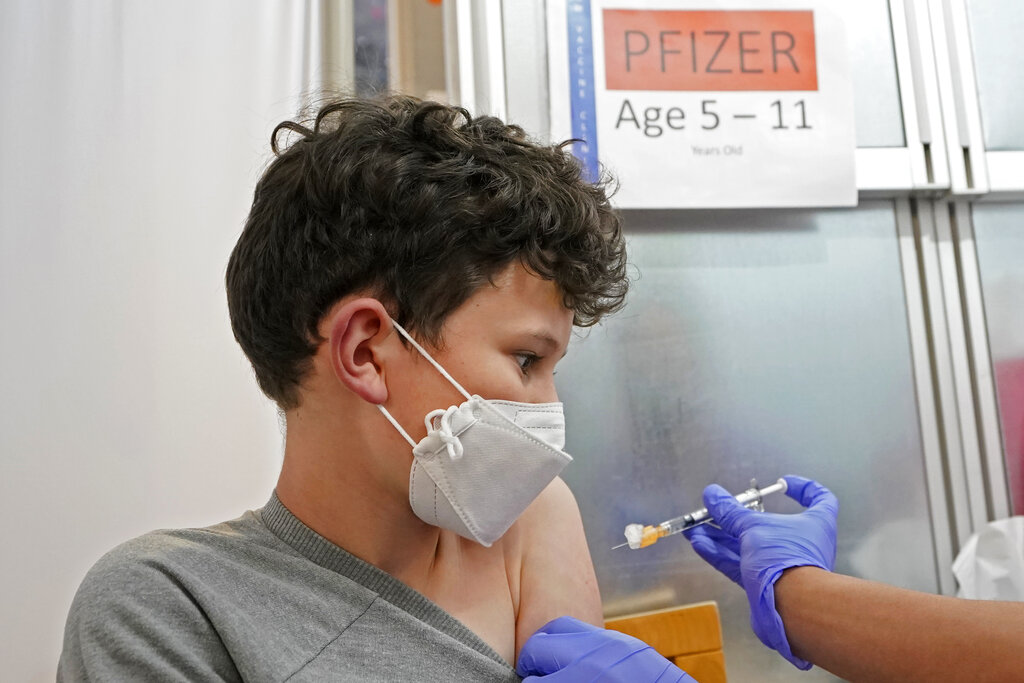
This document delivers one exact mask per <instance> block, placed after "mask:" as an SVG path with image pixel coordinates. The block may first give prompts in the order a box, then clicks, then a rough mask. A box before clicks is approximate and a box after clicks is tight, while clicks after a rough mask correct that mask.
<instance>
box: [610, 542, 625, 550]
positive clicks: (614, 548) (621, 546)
mask: <svg viewBox="0 0 1024 683" xmlns="http://www.w3.org/2000/svg"><path fill="white" fill-rule="evenodd" d="M627 545H629V543H620V544H618V545H613V546H612V550H618V549H619V548H625V547H626V546H627Z"/></svg>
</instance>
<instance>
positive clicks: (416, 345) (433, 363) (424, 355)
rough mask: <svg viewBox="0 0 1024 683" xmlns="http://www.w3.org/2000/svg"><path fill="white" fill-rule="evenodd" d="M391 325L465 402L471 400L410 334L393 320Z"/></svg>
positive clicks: (460, 386) (466, 392) (467, 393)
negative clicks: (450, 384)
mask: <svg viewBox="0 0 1024 683" xmlns="http://www.w3.org/2000/svg"><path fill="white" fill-rule="evenodd" d="M391 324H392V325H394V326H395V329H396V330H398V331H399V333H401V335H402V336H403V337H405V338H406V339H407V340H408V341H409V343H410V344H412V346H413V348H414V349H416V350H417V351H419V352H420V353H421V354H422V355H423V357H424V358H426V359H427V360H428V361H430V364H431V365H433V366H434V367H435V368H436V369H437V371H438V372H440V373H441V375H442V376H443V377H444V378H445V379H446V380H448V381H449V382H451V383H452V386H454V387H455V388H456V389H458V390H459V393H460V394H462V395H463V397H465V399H466V400H467V401H468V400H470V399H471V398H473V397H472V396H470V395H469V392H468V391H466V390H465V389H463V388H462V385H461V384H459V383H458V382H456V381H455V379H454V378H453V377H452V376H451V375H449V374H448V371H447V370H445V369H444V368H442V367H441V364H440V363H438V362H437V361H436V360H434V359H433V358H431V357H430V354H429V353H427V352H426V350H425V349H424V348H423V347H422V346H420V345H419V344H418V343H417V342H416V340H415V339H413V338H412V335H411V334H409V333H408V332H406V331H405V328H404V327H402V326H401V325H399V324H398V323H397V322H395V320H394V319H393V318H392V320H391Z"/></svg>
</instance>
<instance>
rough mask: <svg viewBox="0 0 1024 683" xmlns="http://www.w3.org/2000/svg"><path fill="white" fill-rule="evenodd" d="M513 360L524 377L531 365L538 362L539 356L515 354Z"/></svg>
mask: <svg viewBox="0 0 1024 683" xmlns="http://www.w3.org/2000/svg"><path fill="white" fill-rule="evenodd" d="M515 359H516V363H518V365H519V370H520V371H521V372H522V373H523V374H524V375H525V374H527V373H528V372H529V371H530V368H531V367H532V366H533V364H534V363H536V362H537V361H539V360H540V356H537V355H536V354H533V353H517V354H515Z"/></svg>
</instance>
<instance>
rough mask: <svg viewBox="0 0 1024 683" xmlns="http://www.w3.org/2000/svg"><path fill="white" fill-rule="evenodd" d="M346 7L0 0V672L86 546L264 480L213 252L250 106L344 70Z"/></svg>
mask: <svg viewBox="0 0 1024 683" xmlns="http://www.w3.org/2000/svg"><path fill="white" fill-rule="evenodd" d="M346 12H348V15H347V16H348V19H349V21H347V22H346V21H345V19H346ZM350 13H351V4H350V3H349V4H346V3H344V2H331V1H330V0H323V1H322V2H318V1H313V0H306V1H289V0H217V1H216V2H210V1H208V0H187V1H186V0H174V1H173V2H158V1H156V0H120V1H119V0H89V1H88V2H77V1H74V0H65V1H63V2H61V1H59V0H4V2H2V3H0V134H2V136H3V139H2V142H0V519H2V520H3V522H2V535H0V539H2V543H3V547H2V548H0V571H2V575H0V605H3V619H2V620H0V678H2V679H3V680H11V681H44V680H48V681H52V680H53V677H54V673H55V670H56V661H57V657H58V654H59V651H60V647H61V635H62V631H63V624H64V618H65V616H66V614H67V610H68V607H69V605H70V601H71V598H72V595H73V593H74V590H75V588H76V586H77V585H78V583H79V582H80V581H81V579H82V577H83V575H84V574H85V572H86V570H87V569H88V567H89V566H90V565H92V563H94V562H95V561H96V560H97V559H98V558H99V556H100V555H101V554H102V553H103V552H104V551H106V550H107V549H109V548H111V547H113V546H114V545H116V544H117V543H118V542H120V541H122V540H126V539H127V538H129V537H132V536H135V535H138V534H141V533H144V532H146V531H148V530H150V529H153V528H157V527H173V526H197V525H206V524H210V523H214V522H217V521H220V520H223V519H228V518H231V517H234V516H237V515H238V514H240V513H241V512H243V511H244V510H246V509H249V508H254V507H258V506H260V505H262V504H263V503H264V502H265V501H266V499H267V497H268V496H269V494H270V491H271V489H272V487H273V485H274V482H275V479H276V474H277V470H278V468H279V465H280V450H281V437H280V434H279V432H278V427H277V418H276V414H275V410H274V408H273V406H272V405H271V404H270V403H269V402H268V401H267V400H265V399H264V398H263V397H262V395H260V394H259V392H258V390H257V388H256V385H255V382H254V380H253V379H252V376H251V371H250V369H249V367H248V364H247V362H246V360H245V359H244V357H243V355H242V353H241V351H240V350H239V349H238V347H237V345H236V344H235V342H234V340H233V338H232V336H231V330H230V326H229V323H228V317H227V307H226V303H225V295H224V285H223V277H224V271H225V266H226V263H227V258H228V254H229V253H230V250H231V247H232V246H233V244H234V242H235V240H236V238H237V236H238V234H239V232H240V230H241V227H242V223H243V221H244V218H245V216H246V213H247V209H248V206H249V203H250V202H251V197H252V188H253V184H254V182H255V180H256V178H257V177H258V175H259V173H260V171H261V169H262V168H263V167H264V165H265V163H266V162H267V160H268V159H269V145H268V140H269V134H270V131H271V129H272V128H273V126H274V125H275V124H276V123H277V122H279V121H281V120H283V119H284V118H287V117H288V116H290V115H292V114H293V113H294V112H295V110H296V109H297V108H298V106H299V104H300V103H301V100H302V96H303V95H304V94H305V93H311V92H314V91H315V90H316V89H317V88H318V87H319V86H320V84H321V83H322V82H323V81H324V80H329V81H332V83H330V85H333V86H342V87H344V86H346V85H348V83H347V82H346V81H347V79H349V78H351V55H352V39H351V20H350V19H351V14H350Z"/></svg>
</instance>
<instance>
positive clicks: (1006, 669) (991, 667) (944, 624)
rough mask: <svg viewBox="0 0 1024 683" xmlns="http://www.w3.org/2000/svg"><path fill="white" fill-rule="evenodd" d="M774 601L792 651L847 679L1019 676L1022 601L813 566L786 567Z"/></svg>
mask: <svg viewBox="0 0 1024 683" xmlns="http://www.w3.org/2000/svg"><path fill="white" fill-rule="evenodd" d="M775 600H776V609H777V610H778V612H779V615H780V616H781V617H782V621H783V623H784V624H785V627H786V635H787V638H788V640H789V643H790V646H791V647H792V648H793V652H794V653H795V654H797V655H798V656H800V657H803V658H805V659H807V660H808V661H810V662H813V663H814V664H816V665H818V666H820V667H822V668H823V669H827V670H828V671H831V672H832V673H834V674H836V675H837V676H841V677H843V678H845V679H847V680H850V681H854V682H857V681H900V682H903V683H907V682H911V681H929V682H932V681H939V680H941V681H972V682H982V681H1020V680H1024V603H1014V602H992V601H985V600H961V599H957V598H949V597H943V596H938V595H931V594H929V593H918V592H915V591H909V590H904V589H901V588H895V587H893V586H888V585H886V584H881V583H875V582H872V581H865V580H863V579H856V578H853V577H850V576H843V575H842V574H834V573H831V572H827V571H825V570H823V569H818V568H816V567H796V568H793V569H789V570H787V571H786V572H785V573H784V574H783V575H782V577H781V578H780V579H779V580H778V582H777V583H776V584H775Z"/></svg>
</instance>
